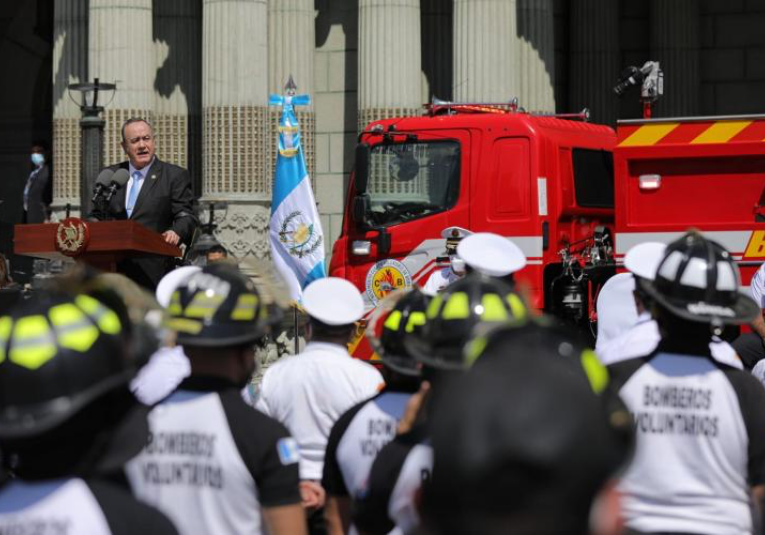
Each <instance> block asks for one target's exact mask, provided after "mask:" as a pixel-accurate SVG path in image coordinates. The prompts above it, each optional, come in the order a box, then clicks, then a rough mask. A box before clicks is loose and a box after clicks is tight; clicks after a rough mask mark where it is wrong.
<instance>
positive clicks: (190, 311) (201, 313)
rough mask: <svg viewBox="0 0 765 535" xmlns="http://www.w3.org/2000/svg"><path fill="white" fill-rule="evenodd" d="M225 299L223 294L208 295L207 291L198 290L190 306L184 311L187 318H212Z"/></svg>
mask: <svg viewBox="0 0 765 535" xmlns="http://www.w3.org/2000/svg"><path fill="white" fill-rule="evenodd" d="M224 300H225V297H223V296H222V295H218V294H212V295H207V292H206V291H201V292H197V293H196V295H194V299H192V300H191V303H189V306H187V307H186V310H184V311H183V315H184V316H186V317H187V318H202V319H210V318H212V317H213V316H214V315H215V312H216V311H217V310H218V307H220V305H221V303H223V301H224Z"/></svg>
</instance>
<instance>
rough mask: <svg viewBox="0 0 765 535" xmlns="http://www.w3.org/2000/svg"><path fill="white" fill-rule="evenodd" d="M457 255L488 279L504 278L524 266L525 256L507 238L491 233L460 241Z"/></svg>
mask: <svg viewBox="0 0 765 535" xmlns="http://www.w3.org/2000/svg"><path fill="white" fill-rule="evenodd" d="M457 254H459V255H460V257H462V259H463V260H464V261H465V263H466V264H467V265H468V266H470V267H471V268H473V269H475V270H476V271H480V272H481V273H483V274H485V275H489V276H490V277H504V276H506V275H510V274H511V273H515V272H516V271H518V270H520V269H522V268H523V267H524V266H525V265H526V255H524V254H523V251H521V249H520V248H519V247H518V246H517V245H515V244H514V243H513V242H512V241H510V240H509V239H508V238H504V237H502V236H499V235H498V234H493V233H491V232H477V233H475V234H472V235H470V236H468V237H467V238H465V239H464V240H462V241H461V242H460V244H459V245H458V246H457Z"/></svg>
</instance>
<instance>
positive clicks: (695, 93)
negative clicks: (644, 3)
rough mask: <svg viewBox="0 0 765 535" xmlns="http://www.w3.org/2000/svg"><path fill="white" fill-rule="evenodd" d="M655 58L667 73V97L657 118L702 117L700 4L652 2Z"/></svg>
mask: <svg viewBox="0 0 765 535" xmlns="http://www.w3.org/2000/svg"><path fill="white" fill-rule="evenodd" d="M650 6H651V8H650V9H651V23H650V28H651V57H650V58H647V59H652V60H656V61H659V62H660V63H661V68H662V70H663V71H664V74H665V76H664V96H663V97H661V99H659V101H658V103H657V104H656V107H655V110H656V115H658V116H662V117H688V116H692V115H698V113H699V91H700V87H701V80H700V75H699V48H700V42H699V25H700V17H699V3H698V2H697V1H696V0H652V2H651V4H650Z"/></svg>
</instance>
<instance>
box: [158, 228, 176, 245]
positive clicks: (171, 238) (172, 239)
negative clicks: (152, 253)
mask: <svg viewBox="0 0 765 535" xmlns="http://www.w3.org/2000/svg"><path fill="white" fill-rule="evenodd" d="M162 237H163V238H164V239H165V242H167V243H169V244H170V245H178V244H179V243H181V237H180V236H178V234H176V233H175V232H173V231H172V230H166V231H165V232H163V233H162Z"/></svg>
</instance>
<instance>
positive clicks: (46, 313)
mask: <svg viewBox="0 0 765 535" xmlns="http://www.w3.org/2000/svg"><path fill="white" fill-rule="evenodd" d="M121 333H122V325H121V323H120V320H119V318H118V316H117V314H116V313H115V312H114V311H113V310H111V309H109V308H107V307H105V306H104V305H103V304H101V303H100V302H99V301H97V300H96V299H94V298H92V297H90V296H87V295H77V296H68V295H65V294H61V293H53V292H41V293H38V294H36V295H34V296H33V297H32V298H30V299H29V300H28V301H25V302H22V303H21V304H19V306H17V307H16V309H15V310H14V311H13V312H12V314H10V315H8V316H4V317H2V318H0V437H2V439H3V440H14V439H25V438H30V437H35V436H38V435H41V434H43V433H45V432H47V431H50V430H52V429H54V428H56V427H57V426H59V425H61V424H62V423H64V422H66V421H67V420H68V419H70V418H71V417H73V416H74V415H75V414H76V413H78V412H79V411H80V410H82V409H83V408H84V407H86V406H87V405H88V404H90V403H91V402H92V401H93V400H95V399H97V398H99V397H101V396H103V395H105V394H106V393H107V392H109V391H111V390H114V389H115V388H117V387H118V386H122V385H125V384H126V383H127V382H128V381H129V379H130V378H131V377H132V375H133V369H132V366H131V365H130V364H129V361H128V359H127V357H126V353H125V350H124V343H123V338H122V336H121Z"/></svg>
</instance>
